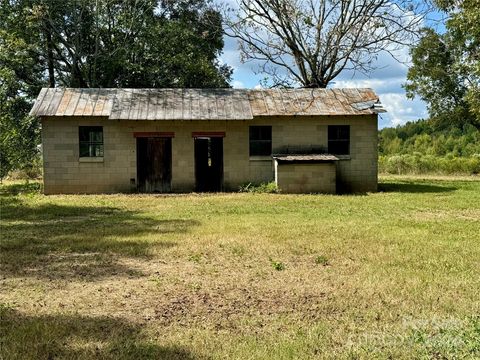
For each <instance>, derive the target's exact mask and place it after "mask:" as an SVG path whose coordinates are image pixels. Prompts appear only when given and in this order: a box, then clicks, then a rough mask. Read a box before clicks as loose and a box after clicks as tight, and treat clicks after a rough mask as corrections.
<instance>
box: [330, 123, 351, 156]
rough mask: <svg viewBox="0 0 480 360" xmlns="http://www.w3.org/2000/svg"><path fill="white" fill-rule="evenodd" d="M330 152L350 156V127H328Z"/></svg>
mask: <svg viewBox="0 0 480 360" xmlns="http://www.w3.org/2000/svg"><path fill="white" fill-rule="evenodd" d="M328 152H329V153H330V154H335V155H349V154H350V126H349V125H329V126H328Z"/></svg>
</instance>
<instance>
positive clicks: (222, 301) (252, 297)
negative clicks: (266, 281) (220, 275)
mask: <svg viewBox="0 0 480 360" xmlns="http://www.w3.org/2000/svg"><path fill="white" fill-rule="evenodd" d="M325 296H326V294H325V293H322V292H319V293H303V294H298V295H297V294H289V293H286V292H284V291H281V290H277V291H269V292H268V293H265V292H264V291H263V290H261V289H258V288H238V289H220V288H219V289H216V291H215V292H213V291H211V292H204V291H198V292H194V293H184V294H176V295H172V296H170V297H169V298H166V299H164V301H160V302H159V303H158V304H157V306H156V308H155V319H156V320H159V321H160V322H161V323H163V324H165V325H168V324H172V323H176V324H179V325H185V326H186V325H190V324H196V325H200V326H201V325H202V323H204V321H205V320H206V319H209V324H210V325H213V326H214V328H215V329H216V330H222V329H229V328H235V327H237V326H238V325H239V324H240V323H241V322H240V320H241V319H242V318H246V317H253V318H256V319H259V320H261V319H265V318H268V317H270V316H275V317H277V316H293V317H296V316H300V314H301V317H302V318H303V319H304V320H315V319H317V318H318V317H319V314H320V311H319V310H320V307H321V306H320V305H321V302H322V301H323V300H324V298H325Z"/></svg>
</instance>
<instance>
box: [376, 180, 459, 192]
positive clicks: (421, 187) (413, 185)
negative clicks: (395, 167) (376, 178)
mask: <svg viewBox="0 0 480 360" xmlns="http://www.w3.org/2000/svg"><path fill="white" fill-rule="evenodd" d="M455 190H457V188H456V187H453V186H441V185H431V184H422V183H418V182H401V183H399V182H383V183H380V184H378V191H379V192H398V193H445V192H452V191H455Z"/></svg>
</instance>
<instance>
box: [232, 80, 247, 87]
mask: <svg viewBox="0 0 480 360" xmlns="http://www.w3.org/2000/svg"><path fill="white" fill-rule="evenodd" d="M232 86H233V88H234V89H245V85H244V84H243V82H241V81H240V80H233V82H232Z"/></svg>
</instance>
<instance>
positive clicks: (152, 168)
mask: <svg viewBox="0 0 480 360" xmlns="http://www.w3.org/2000/svg"><path fill="white" fill-rule="evenodd" d="M137 179H138V191H140V192H162V193H164V192H170V191H171V182H172V139H171V138H162V137H139V138H137Z"/></svg>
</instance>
